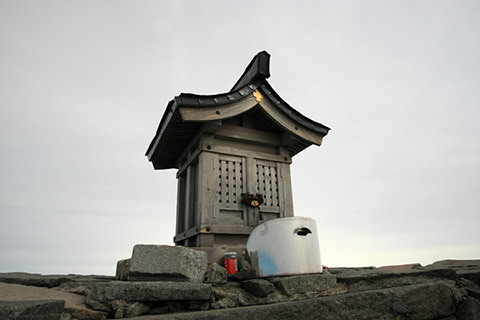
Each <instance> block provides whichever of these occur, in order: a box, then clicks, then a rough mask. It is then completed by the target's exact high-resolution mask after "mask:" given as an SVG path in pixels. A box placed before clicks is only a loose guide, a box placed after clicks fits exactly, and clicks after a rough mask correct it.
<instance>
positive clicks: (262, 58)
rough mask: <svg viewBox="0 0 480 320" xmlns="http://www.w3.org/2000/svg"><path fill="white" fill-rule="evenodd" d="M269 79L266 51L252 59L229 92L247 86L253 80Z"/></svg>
mask: <svg viewBox="0 0 480 320" xmlns="http://www.w3.org/2000/svg"><path fill="white" fill-rule="evenodd" d="M269 77H270V54H269V53H268V52H267V51H265V50H264V51H261V52H259V53H257V54H256V55H255V57H253V59H252V61H250V63H249V64H248V66H247V67H246V68H245V71H244V72H243V74H242V76H241V77H240V79H238V81H237V83H235V85H234V86H233V88H232V89H231V90H230V92H231V91H235V90H238V89H240V88H241V87H243V86H245V85H247V84H249V83H250V82H252V80H254V79H268V78H269Z"/></svg>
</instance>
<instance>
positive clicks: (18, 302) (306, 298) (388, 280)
mask: <svg viewBox="0 0 480 320" xmlns="http://www.w3.org/2000/svg"><path fill="white" fill-rule="evenodd" d="M214 269H215V268H214ZM209 272H210V276H209V279H207V280H208V282H203V283H201V282H200V283H195V282H188V281H184V282H178V281H116V280H115V278H114V277H107V276H79V275H39V274H27V273H3V274H0V319H36V320H43V319H45V320H47V319H62V320H70V319H84V320H87V319H105V318H130V319H136V320H153V319H158V320H160V319H236V320H238V319H249V320H251V319H262V320H263V319H335V320H336V319H338V320H340V319H342V320H344V319H352V320H353V319H355V320H357V319H395V320H406V319H438V320H440V319H441V320H455V319H457V320H467V319H468V320H470V319H480V260H444V261H439V262H436V263H434V264H432V265H428V266H421V265H419V264H410V265H402V266H389V267H381V268H374V267H366V268H332V269H330V270H329V271H328V272H324V273H323V274H314V275H298V276H287V277H273V278H268V279H245V278H242V277H236V278H235V277H233V278H229V279H228V280H229V281H226V280H227V279H225V278H222V277H221V276H220V277H215V276H214V274H215V272H217V274H218V270H212V268H210V269H209ZM207 273H208V272H207Z"/></svg>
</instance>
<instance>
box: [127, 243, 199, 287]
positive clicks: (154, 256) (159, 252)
mask: <svg viewBox="0 0 480 320" xmlns="http://www.w3.org/2000/svg"><path fill="white" fill-rule="evenodd" d="M206 271H207V254H206V253H205V252H203V251H199V250H194V249H190V248H187V247H182V246H167V245H144V244H138V245H136V246H135V247H134V248H133V254H132V259H131V261H130V271H129V273H128V280H133V281H145V280H154V281H155V280H174V281H175V280H176V281H186V280H189V281H193V282H202V281H203V280H204V278H205V272H206Z"/></svg>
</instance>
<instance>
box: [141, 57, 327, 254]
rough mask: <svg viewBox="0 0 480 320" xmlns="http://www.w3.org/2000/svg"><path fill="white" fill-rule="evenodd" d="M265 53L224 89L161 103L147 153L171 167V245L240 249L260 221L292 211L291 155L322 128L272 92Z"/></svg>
mask: <svg viewBox="0 0 480 320" xmlns="http://www.w3.org/2000/svg"><path fill="white" fill-rule="evenodd" d="M269 57H270V56H269V55H268V53H266V52H265V51H264V52H260V53H259V54H257V55H256V56H255V57H254V59H253V60H252V62H251V63H250V64H249V65H248V67H247V69H246V70H245V72H244V74H243V75H242V77H241V78H240V79H239V81H238V82H237V83H236V84H235V86H234V87H233V88H232V90H230V91H229V92H228V93H224V94H218V95H211V96H204V95H194V94H183V93H182V94H181V95H180V96H177V97H175V98H174V100H172V101H170V103H169V104H168V106H167V110H166V111H165V113H164V115H163V117H162V120H161V122H160V125H159V128H158V130H157V134H156V135H155V137H154V139H153V140H152V142H151V144H150V147H149V148H148V150H147V154H146V155H147V156H148V158H149V160H150V161H151V162H152V163H153V165H154V168H155V169H167V168H177V169H178V172H177V179H178V192H177V219H176V233H175V237H174V242H175V244H176V245H183V246H190V247H219V246H227V247H239V246H245V244H246V241H247V239H248V236H249V234H250V232H251V231H252V230H253V228H254V227H256V226H257V225H259V224H260V223H262V222H264V221H266V220H269V219H274V218H280V217H289V216H293V200H292V187H291V177H290V164H291V163H292V159H291V157H292V156H294V155H295V154H297V153H298V152H300V151H302V150H303V149H305V148H306V147H308V146H310V145H312V144H316V145H320V144H321V142H322V138H323V137H324V136H325V135H326V134H327V133H328V130H329V128H327V127H325V126H323V125H322V124H320V123H317V122H314V121H313V120H310V119H308V118H306V117H304V116H303V115H301V114H300V113H298V111H296V110H294V109H293V108H292V107H290V106H289V105H288V104H287V103H286V102H285V101H283V100H282V99H281V98H280V97H279V96H278V95H277V94H276V93H275V91H274V90H273V89H272V88H271V87H270V85H269V84H268V82H267V81H266V78H268V77H269V76H270V74H269Z"/></svg>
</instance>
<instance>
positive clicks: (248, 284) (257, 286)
mask: <svg viewBox="0 0 480 320" xmlns="http://www.w3.org/2000/svg"><path fill="white" fill-rule="evenodd" d="M241 285H242V288H243V289H245V290H247V291H248V292H250V293H251V294H253V295H254V296H255V297H260V298H261V297H266V296H268V295H269V294H270V293H272V292H274V291H275V286H274V285H273V283H271V282H270V281H268V280H265V279H251V280H245V281H242V284H241Z"/></svg>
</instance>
